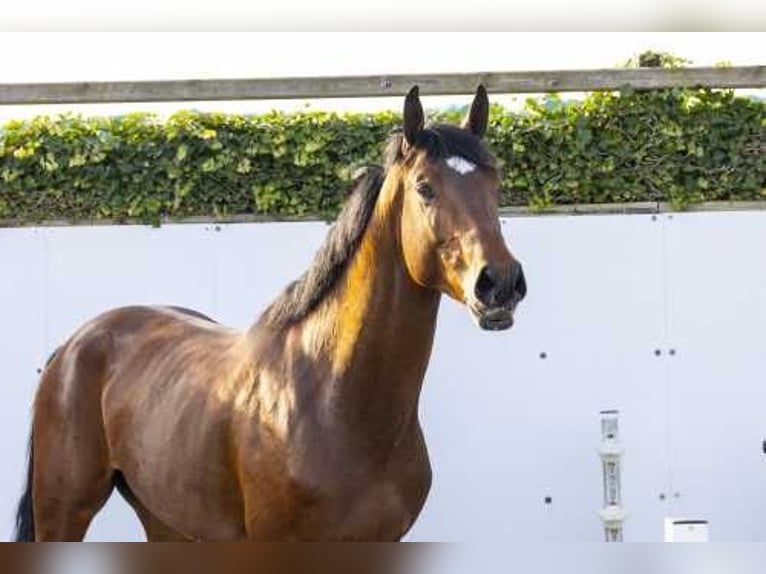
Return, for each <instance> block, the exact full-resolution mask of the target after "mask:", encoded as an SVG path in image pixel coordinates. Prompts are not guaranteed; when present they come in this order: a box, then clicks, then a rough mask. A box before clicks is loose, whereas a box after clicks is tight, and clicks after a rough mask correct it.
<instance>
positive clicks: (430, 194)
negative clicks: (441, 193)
mask: <svg viewBox="0 0 766 574" xmlns="http://www.w3.org/2000/svg"><path fill="white" fill-rule="evenodd" d="M415 191H417V192H418V194H419V195H420V197H422V198H423V199H425V200H426V201H431V200H432V199H433V198H434V197H435V196H436V192H434V188H433V187H431V185H430V184H428V183H426V182H425V181H421V182H420V183H418V184H417V185H416V186H415Z"/></svg>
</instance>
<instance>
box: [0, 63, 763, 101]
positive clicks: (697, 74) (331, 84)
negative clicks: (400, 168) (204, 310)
mask: <svg viewBox="0 0 766 574" xmlns="http://www.w3.org/2000/svg"><path fill="white" fill-rule="evenodd" d="M480 83H483V84H484V85H485V86H486V87H487V90H488V91H489V92H490V93H494V94H503V93H505V94H512V93H544V92H588V91H596V90H618V89H621V88H624V87H632V88H639V89H652V88H686V87H698V86H704V87H710V88H763V87H766V66H745V67H731V68H679V69H658V68H635V69H634V68H631V69H602V70H563V71H536V72H486V73H469V74H423V75H391V76H339V77H316V78H267V79H210V80H167V81H144V82H78V83H39V84H0V105H19V104H95V103H130V102H187V101H221V100H230V101H234V100H272V99H273V100H279V99H315V98H368V97H385V96H402V95H404V94H405V93H406V92H407V90H409V88H410V87H411V86H412V85H414V84H418V85H419V86H420V88H421V93H422V94H424V95H426V96H431V95H434V96H436V95H460V94H471V93H473V92H474V91H475V89H476V87H477V86H478V85H479V84H480Z"/></svg>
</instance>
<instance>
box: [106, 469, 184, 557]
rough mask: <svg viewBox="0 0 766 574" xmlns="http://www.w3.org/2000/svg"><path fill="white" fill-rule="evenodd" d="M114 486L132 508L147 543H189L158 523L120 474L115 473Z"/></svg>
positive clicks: (181, 536)
mask: <svg viewBox="0 0 766 574" xmlns="http://www.w3.org/2000/svg"><path fill="white" fill-rule="evenodd" d="M115 485H116V486H117V490H118V491H119V493H120V494H121V495H122V497H123V498H124V499H125V502H127V503H128V504H130V506H132V507H133V510H134V511H135V512H136V515H137V516H138V519H139V520H140V521H141V525H142V526H143V527H144V532H145V533H146V539H147V541H149V542H191V540H190V539H189V538H187V537H186V536H184V535H183V534H179V533H178V532H176V531H175V530H173V529H171V528H170V527H168V526H165V524H164V523H163V522H162V521H160V520H159V519H158V518H157V517H156V516H154V515H153V514H152V513H151V512H149V509H148V508H146V506H144V505H143V503H142V502H141V501H140V500H138V498H137V497H136V495H135V494H133V491H132V490H130V486H129V485H128V483H127V482H126V481H125V477H123V476H122V474H121V473H117V476H116V480H115Z"/></svg>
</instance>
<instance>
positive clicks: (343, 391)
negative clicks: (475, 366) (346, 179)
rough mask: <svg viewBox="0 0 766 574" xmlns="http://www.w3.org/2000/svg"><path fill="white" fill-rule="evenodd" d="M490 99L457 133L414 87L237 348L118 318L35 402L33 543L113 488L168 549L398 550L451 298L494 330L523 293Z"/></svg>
mask: <svg viewBox="0 0 766 574" xmlns="http://www.w3.org/2000/svg"><path fill="white" fill-rule="evenodd" d="M488 112H489V102H488V98H487V93H486V90H485V89H484V88H483V86H480V87H479V89H478V90H477V92H476V95H475V97H474V100H473V103H472V105H471V108H470V111H469V112H468V114H467V116H466V119H465V120H464V122H463V124H462V125H461V126H451V125H433V126H428V127H426V126H425V124H424V114H423V108H422V105H421V103H420V99H419V93H418V88H417V86H415V87H413V88H412V90H410V92H409V93H408V94H407V96H406V98H405V102H404V114H403V126H402V129H401V130H399V131H398V132H397V133H395V134H394V135H393V136H392V137H391V139H390V141H389V143H388V147H387V152H386V160H385V162H384V167H371V168H369V169H367V171H366V172H365V173H363V174H362V175H361V176H359V177H358V178H357V181H356V182H355V187H354V189H353V191H352V193H351V194H350V196H349V198H348V199H347V200H346V202H345V204H344V207H343V208H342V210H341V212H340V214H339V216H338V218H337V220H336V222H335V223H334V225H333V227H332V228H331V229H330V231H329V232H328V235H327V237H326V239H325V242H324V244H323V246H322V247H321V248H320V250H319V251H318V252H317V254H316V256H315V260H314V262H313V264H312V266H311V267H310V268H309V269H308V270H307V271H306V272H305V273H304V274H303V275H302V276H301V277H300V278H299V279H298V280H297V281H295V282H294V283H292V284H291V285H289V286H288V287H287V289H286V291H285V292H284V293H283V294H282V295H281V296H280V297H279V298H278V299H276V301H274V302H273V303H272V304H271V305H270V306H268V307H267V309H266V310H265V311H264V312H263V314H262V315H261V316H260V318H259V319H258V320H257V321H256V322H255V324H253V325H252V326H251V327H250V328H249V329H247V330H246V331H244V332H239V331H236V330H233V329H229V328H226V327H224V326H221V325H219V324H217V323H215V322H213V321H212V320H210V319H208V318H207V317H205V316H204V315H201V314H199V313H195V312H193V311H189V310H185V309H178V308H173V307H159V306H157V307H153V306H133V307H121V308H117V309H112V310H110V311H107V312H105V313H103V314H101V315H99V316H97V317H96V318H94V319H92V320H90V321H89V322H88V323H86V324H85V325H83V326H82V327H80V328H79V330H77V331H76V332H75V333H74V334H73V335H72V336H71V338H70V339H68V340H67V341H66V342H65V343H64V344H63V345H62V346H61V347H60V348H59V350H58V351H57V352H56V353H55V355H54V356H53V357H52V359H51V360H50V362H49V364H48V365H47V367H46V368H45V370H44V372H43V374H42V378H41V382H40V386H39V388H38V390H37V394H36V398H35V404H34V412H33V421H32V432H31V438H30V452H29V467H28V484H27V485H26V490H25V493H24V495H23V496H22V500H21V502H20V503H19V509H18V513H17V521H16V535H15V538H16V540H18V541H33V540H36V541H49V540H55V541H78V540H82V539H83V538H84V536H85V534H86V531H87V529H88V526H89V524H90V522H91V520H92V519H93V517H94V515H95V514H96V513H97V512H98V511H99V510H100V508H101V507H102V506H103V504H104V503H105V501H106V500H107V498H108V497H109V496H110V494H111V493H112V491H113V489H114V488H117V490H118V491H119V492H120V493H121V494H122V495H123V496H124V498H125V499H126V500H127V502H128V503H129V504H130V505H131V506H132V507H133V508H134V509H135V512H136V514H137V515H138V518H139V519H140V521H141V523H142V525H143V527H144V530H145V532H146V536H147V538H148V539H149V540H152V541H161V540H167V541H170V540H175V541H182V540H188V541H197V540H245V539H247V540H258V541H291V540H309V541H311V540H330V541H333V540H367V541H396V540H399V539H401V538H402V537H403V536H404V535H405V534H406V533H407V531H408V530H409V528H410V527H411V525H412V524H413V522H414V520H415V519H416V517H417V516H418V514H419V513H420V511H421V509H422V507H423V504H424V502H425V499H426V496H427V493H428V491H429V488H430V484H431V467H430V463H429V459H428V453H427V450H426V445H425V441H424V438H423V432H422V430H421V426H420V422H419V419H418V400H419V396H420V391H421V386H422V383H423V377H424V375H425V372H426V367H427V365H428V360H429V357H430V354H431V348H432V343H433V338H434V331H435V326H436V317H437V311H438V308H439V302H440V298H441V295H442V294H446V295H448V296H449V297H452V298H453V299H455V300H457V301H459V302H461V303H464V304H465V305H466V307H467V308H468V310H469V311H470V313H471V315H472V316H473V317H474V319H475V321H476V322H477V323H478V325H479V326H480V327H481V328H482V329H487V330H502V329H507V328H509V327H511V325H512V324H513V312H514V309H515V307H516V305H517V304H518V303H519V301H521V300H522V299H523V297H524V296H525V293H526V282H525V279H524V274H523V271H522V268H521V264H520V263H519V262H518V261H517V260H516V259H515V258H514V256H512V255H511V253H510V251H509V250H508V248H507V246H506V244H505V242H504V240H503V236H502V233H501V230H500V222H499V218H498V188H499V181H500V180H499V172H498V166H497V164H496V160H495V158H494V156H493V155H492V154H491V153H490V151H489V150H488V148H487V146H486V143H485V142H484V141H483V139H482V138H483V136H484V134H485V131H486V129H487V124H488Z"/></svg>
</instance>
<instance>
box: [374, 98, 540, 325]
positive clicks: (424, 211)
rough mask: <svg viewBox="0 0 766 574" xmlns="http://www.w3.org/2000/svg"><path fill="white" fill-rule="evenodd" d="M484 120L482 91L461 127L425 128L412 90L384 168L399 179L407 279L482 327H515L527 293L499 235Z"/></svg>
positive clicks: (496, 177) (495, 186)
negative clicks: (458, 305) (459, 307)
mask: <svg viewBox="0 0 766 574" xmlns="http://www.w3.org/2000/svg"><path fill="white" fill-rule="evenodd" d="M488 115H489V101H488V99H487V92H486V90H485V89H484V88H483V86H480V87H479V89H478V90H477V92H476V97H475V98H474V101H473V104H472V105H471V110H470V112H469V113H468V116H467V117H466V119H465V121H464V122H463V125H462V126H461V127H456V126H444V125H437V126H431V127H428V128H427V127H425V126H424V115H423V108H422V106H421V104H420V99H419V97H418V88H417V86H416V87H414V88H412V90H410V92H409V94H408V95H407V98H406V100H405V104H404V130H403V134H402V136H401V137H400V138H398V139H395V140H393V145H394V146H395V147H394V149H391V150H390V151H389V153H390V157H389V164H390V167H392V168H394V169H396V170H397V174H398V176H399V178H400V181H401V185H400V186H399V189H400V193H402V194H403V199H402V202H401V204H400V205H401V206H402V213H401V226H400V240H401V248H402V255H403V258H404V262H405V266H406V268H407V271H408V273H409V275H410V277H411V278H412V279H413V280H414V281H415V282H416V283H418V284H419V285H421V286H423V287H426V288H432V289H437V290H439V291H441V292H442V293H446V294H447V295H449V296H450V297H452V298H453V299H455V300H457V301H460V302H462V303H464V304H465V305H466V306H467V307H468V309H469V310H470V312H471V314H472V315H473V317H474V319H475V320H476V321H477V323H478V324H479V326H480V327H481V328H482V329H488V330H502V329H508V328H509V327H511V325H513V312H514V309H515V307H516V305H517V304H518V303H519V301H521V300H522V299H523V298H524V296H525V294H526V291H527V287H526V282H525V279H524V272H523V271H522V268H521V264H520V263H519V262H518V261H517V260H516V259H515V258H514V257H513V255H511V253H510V251H509V250H508V247H507V246H506V245H505V241H504V240H503V235H502V232H501V229H500V220H499V218H498V187H499V183H500V178H499V174H498V170H497V168H496V164H495V160H494V158H493V156H492V155H491V153H490V152H489V151H488V149H487V147H486V146H485V144H484V142H483V141H482V138H483V136H484V133H485V131H486V128H487V123H488Z"/></svg>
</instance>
